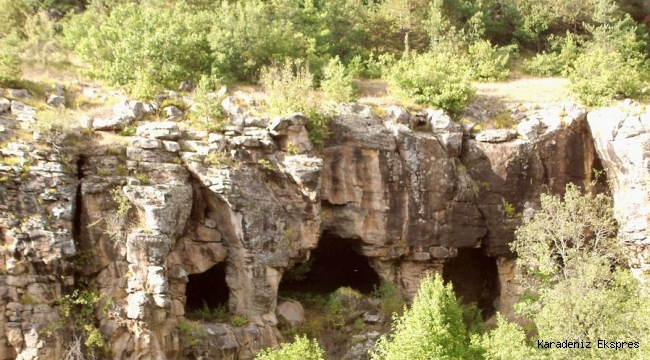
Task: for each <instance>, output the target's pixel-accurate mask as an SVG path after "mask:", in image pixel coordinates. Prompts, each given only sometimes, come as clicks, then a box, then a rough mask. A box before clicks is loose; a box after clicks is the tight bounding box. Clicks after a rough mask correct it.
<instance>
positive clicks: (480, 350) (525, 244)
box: [264, 185, 650, 360]
mask: <svg viewBox="0 0 650 360" xmlns="http://www.w3.org/2000/svg"><path fill="white" fill-rule="evenodd" d="M616 231H617V223H616V221H615V220H614V218H613V211H612V207H611V201H610V200H609V199H608V198H607V197H606V196H604V195H597V196H592V195H583V194H582V193H581V191H580V190H579V189H578V187H577V186H575V185H569V186H567V188H566V193H565V195H564V200H562V199H560V197H559V196H550V195H542V197H541V210H540V211H538V212H537V213H536V214H535V215H534V216H533V217H532V218H528V219H525V220H524V224H523V225H522V226H521V227H519V229H518V230H517V232H516V240H515V241H514V243H513V245H512V247H513V250H515V251H516V252H517V255H518V260H517V263H518V266H519V268H520V270H521V271H522V274H523V279H522V281H523V282H522V286H523V290H525V295H524V296H523V297H522V298H521V302H520V303H519V304H518V305H517V306H516V310H517V313H518V315H519V316H520V320H521V321H520V322H523V323H526V324H527V325H526V327H525V329H524V328H522V327H521V326H520V325H518V324H516V323H513V322H509V321H507V320H506V319H504V318H503V317H501V316H500V315H498V316H497V321H496V326H495V327H494V328H493V329H489V330H488V331H485V330H483V329H482V328H481V326H480V324H481V321H480V319H479V320H476V317H473V316H467V314H468V312H467V311H464V309H463V306H462V305H460V303H459V301H458V300H457V299H456V296H455V295H454V292H453V289H452V285H451V284H447V285H445V284H444V283H443V280H442V279H441V278H440V276H438V275H436V276H435V277H434V276H429V277H427V278H425V279H424V280H423V281H422V283H421V285H420V289H419V291H418V293H417V295H416V297H415V299H414V300H413V303H412V305H411V307H410V308H408V309H406V310H405V312H404V314H403V315H402V316H397V315H395V316H394V322H393V327H392V332H391V333H390V334H389V335H386V336H383V337H382V338H380V339H379V340H378V342H377V343H376V346H375V349H374V350H372V351H371V354H370V356H371V359H372V360H414V359H459V360H460V359H488V360H492V359H495V360H496V359H498V360H510V359H512V360H518V359H539V360H547V359H549V360H550V359H614V358H617V359H648V358H649V357H650V344H648V342H647V339H648V338H649V337H650V295H649V294H648V292H647V289H646V288H645V287H644V286H642V285H641V284H640V283H639V282H638V281H637V280H636V279H634V278H633V277H632V274H631V272H630V270H629V269H628V268H627V267H626V261H625V256H624V255H623V252H622V251H621V250H622V249H621V248H620V245H618V244H617V242H616ZM599 341H600V342H599ZM548 342H554V343H555V344H558V343H562V342H567V343H572V344H577V346H575V345H574V346H573V348H567V347H566V346H565V347H560V345H551V348H547V345H548ZM588 342H589V343H588ZM603 342H607V347H604V343H603ZM612 342H618V344H613V343H612ZM307 344H309V343H307V342H306V340H305V339H299V342H298V343H296V344H289V345H285V347H284V348H283V350H282V351H283V354H299V353H303V352H305V350H304V347H305V346H306V345H307ZM540 344H541V346H540ZM311 345H312V348H311V350H309V352H310V354H312V355H311V356H314V358H319V357H318V356H319V355H318V352H317V351H316V350H317V349H314V348H313V343H312V344H311ZM612 347H614V348H612ZM269 353H270V352H267V353H266V354H269ZM266 356H268V355H266ZM264 358H266V357H264ZM286 358H291V357H286Z"/></svg>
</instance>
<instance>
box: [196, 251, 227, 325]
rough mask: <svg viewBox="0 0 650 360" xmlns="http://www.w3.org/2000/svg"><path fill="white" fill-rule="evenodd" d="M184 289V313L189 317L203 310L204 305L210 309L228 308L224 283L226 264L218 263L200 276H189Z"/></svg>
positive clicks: (225, 284)
mask: <svg viewBox="0 0 650 360" xmlns="http://www.w3.org/2000/svg"><path fill="white" fill-rule="evenodd" d="M188 278H189V282H188V283H187V284H186V287H185V296H186V297H187V299H186V302H185V312H186V313H187V314H188V315H190V316H191V314H192V313H193V312H195V311H196V310H198V309H201V308H203V306H204V304H205V305H207V306H208V307H209V308H210V309H215V308H218V307H222V306H226V307H227V306H228V297H229V294H230V289H229V288H228V284H227V283H226V263H225V262H220V263H219V264H217V265H214V266H213V267H211V268H209V269H208V270H206V271H205V272H202V273H200V274H194V275H189V276H188Z"/></svg>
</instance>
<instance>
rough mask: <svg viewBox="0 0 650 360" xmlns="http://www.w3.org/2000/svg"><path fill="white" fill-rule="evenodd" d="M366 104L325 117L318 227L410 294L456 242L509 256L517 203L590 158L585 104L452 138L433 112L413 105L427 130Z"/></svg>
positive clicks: (527, 201)
mask: <svg viewBox="0 0 650 360" xmlns="http://www.w3.org/2000/svg"><path fill="white" fill-rule="evenodd" d="M374 113H375V112H373V111H372V110H371V109H370V108H368V107H364V106H360V105H353V106H350V107H348V108H345V109H342V111H341V115H339V116H337V117H335V118H334V119H333V120H332V123H331V129H332V136H331V137H330V140H329V141H328V142H327V143H326V145H325V147H324V149H323V150H322V152H321V153H322V156H323V160H324V162H325V165H324V168H323V186H322V192H321V196H322V199H323V229H324V231H327V232H330V233H333V234H335V235H337V236H339V237H341V238H347V239H351V240H356V241H358V249H359V251H360V252H361V253H362V254H364V255H365V256H367V257H368V258H370V259H371V261H372V264H373V266H374V268H375V269H376V270H377V272H378V273H379V274H380V275H381V276H382V277H383V278H384V279H386V280H390V281H393V282H395V283H397V284H400V285H401V286H402V288H403V289H404V290H406V292H407V293H408V294H411V295H413V294H414V293H415V291H416V290H417V287H418V285H419V277H420V276H421V275H422V274H424V273H425V272H426V271H439V272H441V271H442V269H443V267H444V262H445V259H446V258H448V257H453V256H455V254H456V253H457V252H455V249H458V248H463V247H481V248H483V249H484V251H485V252H486V253H487V254H488V255H490V256H493V257H511V256H512V254H511V253H510V251H509V249H508V246H507V245H508V243H509V242H510V241H511V240H512V237H513V231H514V228H515V227H516V226H517V225H518V224H519V223H520V222H519V219H518V218H519V216H518V214H519V213H521V212H522V211H523V210H524V207H525V206H534V204H535V203H536V202H537V201H538V199H539V195H540V194H541V193H543V192H553V193H561V192H562V191H563V189H564V186H565V185H566V183H568V182H574V183H578V184H580V185H585V184H587V183H588V182H589V181H590V180H591V168H592V166H594V165H593V164H594V161H595V158H594V151H593V145H592V143H591V140H590V136H589V131H588V129H587V127H586V123H585V114H586V112H585V110H584V109H580V108H577V107H568V108H566V109H565V108H564V107H561V108H560V107H558V108H551V109H545V110H541V111H531V112H530V113H529V114H527V118H526V119H525V120H524V123H525V122H536V124H537V127H536V132H535V133H530V132H529V133H527V135H526V136H525V137H524V136H521V137H520V138H518V139H514V138H512V137H511V136H509V137H504V138H503V139H500V140H499V141H486V140H485V139H483V138H481V137H479V136H477V137H476V139H473V138H469V137H468V138H466V139H464V140H463V141H462V142H460V143H458V145H457V146H453V145H451V144H454V142H453V141H447V142H445V141H443V140H445V139H443V138H442V137H441V136H440V131H441V130H440V129H441V127H442V126H441V124H450V123H453V122H451V120H450V119H449V118H448V117H446V115H444V114H442V113H441V112H434V111H428V112H425V113H423V114H415V115H413V116H419V117H420V118H421V119H424V120H425V121H426V122H427V123H428V124H429V125H430V128H431V129H432V130H433V131H417V130H415V131H414V130H412V129H410V128H409V127H408V126H407V125H405V124H402V123H400V121H399V118H395V121H393V120H392V119H391V118H388V119H380V118H378V117H376V116H374V115H373V114H374ZM418 121H422V120H418ZM522 126H524V125H522ZM444 128H445V129H447V128H448V129H447V130H448V131H451V132H452V133H453V130H455V129H457V131H458V132H460V131H461V130H460V127H459V126H458V125H456V127H455V128H454V127H451V126H449V125H447V126H446V127H444ZM509 131H510V130H509ZM494 132H496V130H495V131H494ZM490 138H492V136H491V137H490ZM447 139H449V138H447ZM508 206H509V207H512V209H513V210H512V213H507V212H506V207H508Z"/></svg>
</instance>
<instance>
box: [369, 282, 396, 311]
mask: <svg viewBox="0 0 650 360" xmlns="http://www.w3.org/2000/svg"><path fill="white" fill-rule="evenodd" d="M373 296H375V297H378V298H379V299H380V300H381V303H380V305H379V309H380V311H381V313H382V314H383V315H384V316H385V317H391V316H393V314H395V313H397V314H401V313H402V310H403V309H404V297H403V296H402V293H401V292H400V291H399V290H398V289H397V288H396V287H395V285H393V283H392V282H390V281H386V280H384V281H382V282H381V285H380V286H379V287H378V288H377V287H376V288H375V289H374V290H373Z"/></svg>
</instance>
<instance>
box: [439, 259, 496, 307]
mask: <svg viewBox="0 0 650 360" xmlns="http://www.w3.org/2000/svg"><path fill="white" fill-rule="evenodd" d="M443 278H444V279H445V281H446V282H449V281H451V283H452V284H453V286H454V292H455V293H456V296H457V297H459V298H460V299H461V301H462V302H463V303H464V304H470V303H476V306H477V307H478V308H479V309H480V310H481V314H482V315H483V319H488V318H489V317H491V316H492V315H494V314H495V312H496V310H495V308H494V300H495V299H496V298H497V297H498V296H499V273H498V270H497V263H496V259H495V258H491V257H489V256H487V255H485V254H484V253H483V251H482V250H481V249H480V248H479V249H473V248H460V249H458V256H457V257H455V258H452V259H450V260H449V261H448V262H447V263H446V264H445V267H444V270H443Z"/></svg>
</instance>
